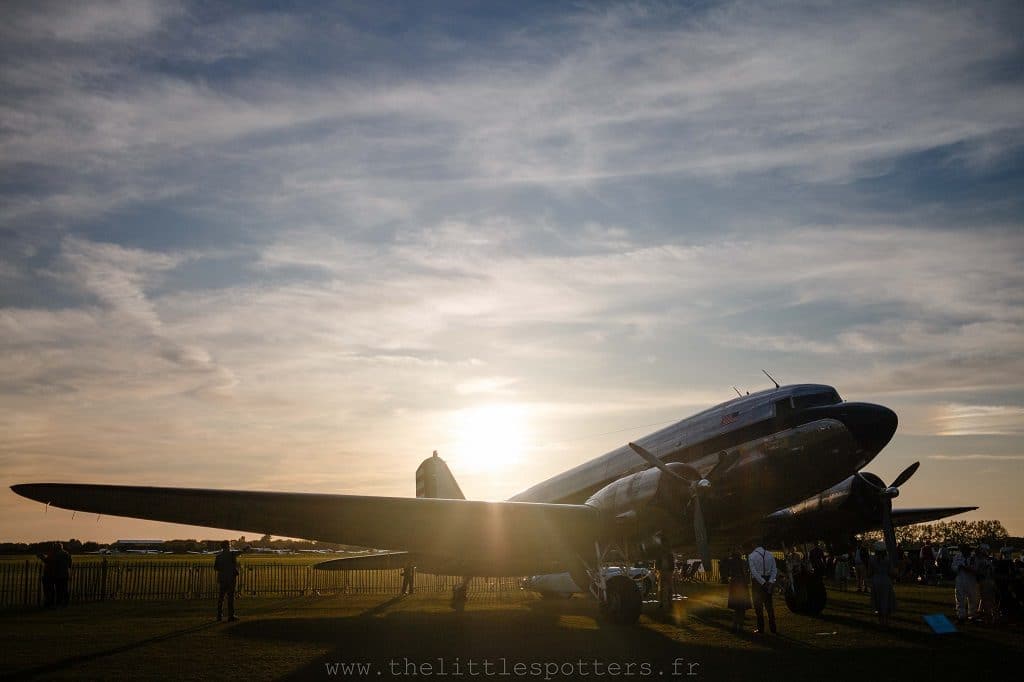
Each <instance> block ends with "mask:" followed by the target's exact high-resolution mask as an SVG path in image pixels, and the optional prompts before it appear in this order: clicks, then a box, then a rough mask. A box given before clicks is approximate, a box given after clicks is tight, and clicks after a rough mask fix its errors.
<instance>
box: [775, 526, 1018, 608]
mask: <svg viewBox="0 0 1024 682" xmlns="http://www.w3.org/2000/svg"><path fill="white" fill-rule="evenodd" d="M833 549H834V550H835V551H832V552H826V551H825V549H824V548H823V547H822V546H821V545H820V544H815V545H814V546H813V548H812V549H811V550H810V551H809V552H808V553H807V556H806V557H804V556H803V555H802V554H799V553H798V552H796V551H791V552H790V553H789V554H787V556H786V562H787V573H789V574H793V573H800V572H804V571H806V572H810V573H811V574H814V575H816V576H818V577H819V578H820V579H822V580H824V581H827V582H829V583H831V585H832V586H833V587H834V588H836V589H838V590H842V591H846V590H851V589H853V590H856V591H857V592H865V593H869V594H870V595H871V598H872V602H873V604H874V607H875V611H876V613H877V614H878V616H879V622H880V623H882V624H883V625H887V624H888V615H890V614H891V613H893V611H894V609H895V592H894V590H893V588H892V585H893V583H897V582H899V583H904V584H920V585H933V586H938V585H943V584H948V583H949V582H950V581H951V582H952V583H953V588H954V589H953V597H954V599H953V603H954V615H955V618H956V620H957V621H958V622H960V623H964V622H968V621H973V622H979V623H990V624H995V623H1003V622H1016V623H1020V622H1024V552H1018V551H1017V550H1016V549H1014V548H1013V547H1002V548H1000V549H999V550H998V551H997V552H993V551H992V550H991V548H990V546H989V545H988V544H985V543H982V544H979V545H978V546H977V547H970V546H967V545H960V546H952V545H950V546H938V547H936V546H934V545H932V544H930V543H925V544H923V545H921V546H920V547H913V548H910V547H904V546H900V547H899V548H898V549H897V553H896V554H897V555H896V556H895V557H889V556H887V554H888V553H887V552H886V549H885V544H884V543H882V542H876V543H874V544H873V545H869V544H868V543H866V542H861V543H856V544H853V545H852V546H850V547H847V548H843V547H840V548H833ZM1015 555H1016V556H1015Z"/></svg>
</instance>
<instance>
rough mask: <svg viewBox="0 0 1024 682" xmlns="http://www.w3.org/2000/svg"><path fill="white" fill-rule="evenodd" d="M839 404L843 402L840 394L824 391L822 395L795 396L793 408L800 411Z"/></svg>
mask: <svg viewBox="0 0 1024 682" xmlns="http://www.w3.org/2000/svg"><path fill="white" fill-rule="evenodd" d="M839 402H841V401H840V399H839V394H838V393H836V392H835V391H822V392H821V393H809V394H807V395H795V396H793V407H795V408H796V409H798V410H802V409H805V408H808V407H821V406H822V405H835V404H836V403H839Z"/></svg>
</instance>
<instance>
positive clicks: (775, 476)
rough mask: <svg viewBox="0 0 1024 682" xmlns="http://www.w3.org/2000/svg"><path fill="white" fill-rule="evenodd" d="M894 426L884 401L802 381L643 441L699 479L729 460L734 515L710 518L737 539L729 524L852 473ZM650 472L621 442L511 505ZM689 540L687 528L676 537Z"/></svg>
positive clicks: (574, 497)
mask: <svg viewBox="0 0 1024 682" xmlns="http://www.w3.org/2000/svg"><path fill="white" fill-rule="evenodd" d="M895 429H896V415H895V413H893V412H892V411H891V410H889V409H888V408H886V407H883V406H880V405H873V404H869V403H844V402H842V400H841V399H840V397H839V394H838V393H837V392H836V391H835V389H834V388H832V387H830V386H823V385H817V384H797V385H791V386H783V387H780V388H777V389H771V390H766V391H760V392H758V393H754V394H752V395H746V396H742V397H738V398H735V399H733V400H730V401H728V402H725V403H722V404H720V405H716V406H714V407H712V408H710V409H707V410H704V411H703V412H700V413H698V414H696V415H693V416H692V417H688V418H686V419H683V420H682V421H679V422H676V423H675V424H672V425H670V426H668V427H666V428H664V429H661V430H659V431H657V432H655V433H652V434H650V435H648V436H646V437H644V438H642V439H639V440H638V441H636V442H637V443H638V444H639V445H641V446H642V447H644V448H645V449H647V450H649V451H650V452H652V453H654V454H655V455H656V456H657V457H658V458H660V459H661V460H662V461H664V462H666V463H670V462H682V463H685V464H688V465H690V466H692V467H694V468H695V469H697V470H698V471H699V472H700V473H701V474H702V475H706V474H707V473H708V472H709V471H710V470H711V469H712V468H713V467H715V466H716V464H718V463H719V461H720V459H721V458H723V457H724V458H726V459H727V461H728V462H729V466H728V467H727V470H725V471H722V476H721V477H720V479H719V480H717V481H716V483H715V488H716V490H715V505H716V506H717V507H718V508H720V509H723V508H728V510H729V513H728V514H727V515H725V514H721V515H714V514H713V515H712V524H713V525H714V526H715V527H716V529H717V530H718V531H726V534H727V535H732V534H730V533H728V531H729V530H730V529H731V528H741V527H742V528H748V529H749V527H750V525H751V522H752V521H758V522H759V521H760V520H761V519H762V518H763V517H764V516H765V515H766V514H769V513H771V512H773V511H775V510H777V509H779V508H780V507H784V506H786V505H790V504H794V503H795V502H797V501H799V500H802V499H804V498H806V497H808V496H810V495H813V494H815V493H816V492H818V491H820V490H822V489H823V488H827V487H828V486H831V485H833V484H835V483H837V482H839V481H841V480H843V479H844V478H846V477H848V476H850V475H851V474H852V473H854V472H856V471H857V470H859V469H860V468H862V467H863V466H864V465H865V464H867V463H868V462H869V461H871V459H872V458H874V457H875V455H877V454H878V452H879V451H880V450H881V449H882V448H883V447H884V446H885V444H886V443H888V441H889V439H890V438H891V437H892V434H893V433H894V432H895ZM648 468H649V465H648V464H647V463H646V462H644V461H643V460H642V459H640V458H639V457H638V456H637V455H636V454H635V453H634V452H633V451H632V450H630V449H629V448H628V447H626V446H623V447H620V448H617V449H615V450H612V451H611V452H608V453H606V454H604V455H601V456H600V457H597V458H595V459H592V460H590V461H588V462H586V463H584V464H581V465H579V466H577V467H575V468H573V469H570V470H569V471H566V472H564V473H562V474H559V475H557V476H554V477H553V478H550V479H548V480H546V481H543V482H541V483H539V484H537V485H535V486H533V487H532V488H530V489H528V490H526V491H524V492H522V493H520V494H518V495H516V496H515V497H512V498H511V501H515V502H548V503H562V504H581V503H585V502H586V501H587V500H588V499H590V498H591V496H592V495H594V493H596V492H597V491H599V490H601V489H602V488H604V487H605V486H607V485H609V484H611V483H613V482H614V481H616V480H618V479H621V478H623V477H625V476H629V475H631V474H635V473H637V472H641V471H643V470H645V469H648ZM716 516H717V518H718V521H717V522H716V521H715V518H716ZM718 537H719V538H724V537H725V536H724V535H723V534H722V533H721V532H719V533H718ZM688 539H689V538H687V534H686V531H685V525H683V526H681V535H680V536H679V538H677V540H678V541H680V542H686V541H687V540H688Z"/></svg>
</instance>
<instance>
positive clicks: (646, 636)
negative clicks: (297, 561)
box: [0, 585, 1024, 682]
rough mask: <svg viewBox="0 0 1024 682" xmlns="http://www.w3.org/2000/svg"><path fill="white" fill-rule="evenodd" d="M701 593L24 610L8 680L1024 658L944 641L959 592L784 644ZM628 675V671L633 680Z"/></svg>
mask: <svg viewBox="0 0 1024 682" xmlns="http://www.w3.org/2000/svg"><path fill="white" fill-rule="evenodd" d="M686 592H687V597H688V598H687V599H686V600H684V601H680V602H676V608H675V609H674V610H673V613H672V614H671V615H670V616H669V617H661V616H660V614H659V613H658V612H657V609H656V608H654V607H653V605H649V606H648V607H646V609H645V615H644V616H643V617H642V619H641V623H640V625H639V626H638V627H615V626H610V625H605V624H603V623H602V622H601V621H600V620H598V619H597V618H596V617H595V616H596V609H595V607H594V605H593V603H592V602H590V601H589V600H587V599H583V598H581V597H576V598H574V599H572V600H568V601H551V602H548V601H541V600H539V599H536V598H534V597H533V596H531V595H529V594H526V593H524V594H523V595H522V596H519V595H516V596H514V597H513V598H511V599H507V600H505V601H501V600H497V599H494V598H491V599H490V600H489V601H473V600H471V601H470V603H469V605H468V606H467V608H466V610H465V611H464V612H463V613H456V612H453V611H452V610H451V609H450V608H449V606H448V604H447V601H446V599H444V598H443V597H442V596H441V595H437V594H424V595H415V596H413V597H409V598H404V599H396V598H389V597H379V596H378V597H366V596H358V597H353V596H347V597H342V596H332V597H301V598H294V599H280V600H274V599H240V600H239V602H238V611H239V615H240V616H241V620H240V621H239V622H237V623H230V624H228V623H217V622H215V621H214V620H213V618H212V616H213V615H214V613H213V612H214V605H213V603H212V602H210V601H178V602H156V603H147V602H120V603H118V602H104V603H92V604H84V605H78V606H74V607H72V608H70V609H66V610H62V611H31V612H9V613H6V614H3V615H0V642H2V644H0V646H2V649H0V677H2V676H7V675H11V676H14V677H37V676H38V677H43V678H77V679H123V678H125V677H131V678H140V677H141V678H146V679H154V678H169V679H176V678H201V677H209V678H217V679H220V678H228V677H232V678H235V679H251V678H254V679H268V678H281V677H290V678H293V679H306V678H312V679H323V678H325V677H326V676H327V667H326V666H327V664H332V663H335V662H338V663H354V662H364V663H369V664H370V665H371V666H372V667H371V669H370V671H369V674H368V675H364V676H363V677H368V678H369V679H387V678H388V672H389V671H390V668H391V666H392V665H396V666H397V669H396V670H397V672H399V673H404V674H403V676H405V677H413V676H412V675H411V671H412V668H411V667H409V665H412V666H416V667H417V668H416V669H417V671H418V672H419V674H418V675H416V678H418V679H424V678H425V677H431V675H424V674H423V668H422V667H421V666H423V665H424V664H426V665H429V666H433V668H432V670H431V672H432V673H433V675H434V676H439V675H438V672H439V666H440V665H441V664H442V662H443V664H444V665H445V666H446V672H447V673H448V674H447V675H446V676H445V677H442V678H441V679H447V680H450V679H451V678H455V679H469V678H470V674H469V672H470V671H469V667H468V666H469V665H471V663H470V662H471V661H472V662H473V663H472V665H474V666H477V667H476V668H475V670H476V671H477V672H478V673H479V672H483V671H484V670H485V668H484V665H485V661H487V662H489V665H490V666H491V667H490V668H489V669H490V670H491V671H492V672H501V667H500V666H505V668H504V669H505V671H508V672H515V668H513V666H514V665H515V664H517V663H518V664H522V665H523V666H526V668H525V672H527V673H530V672H532V670H536V671H538V672H539V674H538V675H536V676H533V675H527V678H528V679H540V680H543V679H545V677H547V678H549V679H565V678H566V677H574V676H578V675H576V674H573V675H568V674H565V673H567V672H574V671H576V670H579V669H580V668H579V667H578V665H579V663H578V662H579V661H581V660H582V661H583V662H584V663H585V665H586V666H588V667H589V671H590V672H593V663H592V662H593V661H594V660H596V661H598V662H599V664H600V665H601V666H602V670H603V671H604V672H605V673H606V674H605V675H604V676H603V677H592V678H591V679H602V680H608V679H636V678H640V679H643V678H648V679H655V678H660V679H664V678H670V679H671V678H672V676H673V673H685V672H687V671H691V670H692V671H693V672H695V673H697V675H695V678H696V679H708V680H725V679H736V678H737V676H738V675H744V676H745V677H744V679H758V680H765V679H770V680H778V679H780V678H784V679H799V680H803V679H808V680H832V679H859V680H863V679H886V680H888V679H894V678H895V677H896V676H897V675H899V677H901V678H902V679H907V680H909V679H929V680H930V681H931V682H934V681H935V680H940V679H953V678H955V677H958V676H961V677H963V678H964V679H968V678H969V679H972V680H981V679H986V678H988V677H990V676H991V677H1006V676H1007V675H1008V674H1009V676H1010V677H1013V676H1014V675H1013V669H1014V668H1016V667H1018V664H1019V662H1020V661H1021V660H1024V656H1022V654H1024V638H1022V632H1021V629H1020V628H1019V626H1018V627H1016V628H1015V629H1009V628H1004V629H997V628H985V627H981V626H971V627H968V628H966V629H965V631H964V632H962V633H960V634H956V635H946V636H941V637H940V636H935V635H932V634H930V632H929V631H928V629H927V628H926V627H925V625H924V623H923V622H922V621H921V614H923V613H935V612H942V611H946V612H948V611H949V610H950V602H951V599H952V588H924V587H900V588H898V598H899V605H900V611H899V613H898V614H897V617H896V619H895V620H894V626H893V627H892V628H891V629H889V630H881V629H880V628H879V627H878V626H877V625H876V624H875V621H874V617H873V614H872V613H871V611H870V608H869V606H868V603H867V599H866V597H865V596H864V595H859V594H856V593H845V594H844V593H836V592H832V593H831V595H830V597H831V602H830V605H829V608H828V609H827V610H826V613H825V614H824V615H823V617H821V618H809V617H805V616H796V615H793V614H790V613H789V612H788V611H787V610H786V609H785V607H784V606H781V605H780V608H779V628H780V635H778V636H775V637H773V636H765V637H760V636H754V635H752V634H743V635H739V636H736V635H733V634H732V633H731V632H730V631H729V622H730V618H731V613H730V612H729V611H727V610H725V608H724V607H723V606H724V601H725V594H724V589H723V588H722V587H720V586H697V585H694V586H690V587H689V588H688V589H687V591H686ZM751 615H752V614H751ZM751 621H752V618H751V617H748V625H749V624H750V622H751ZM677 661H679V662H678V663H677ZM613 664H617V665H619V666H621V667H620V668H619V670H618V673H619V674H618V675H615V674H612V670H613ZM628 664H632V667H629V666H628ZM690 664H697V665H696V666H695V667H694V666H691V665H690ZM456 665H458V666H461V668H460V670H461V671H462V672H463V675H462V676H461V678H460V677H459V676H457V675H455V674H454V669H455V668H454V666H456ZM531 665H532V666H535V667H534V668H532V669H531V668H530V666H531ZM574 665H575V666H577V667H575V668H573V669H572V670H570V669H569V667H570V666H574ZM555 666H557V667H558V670H556V669H555ZM648 666H649V667H648ZM627 671H631V672H632V674H627ZM378 672H380V673H383V674H382V675H378ZM645 672H649V673H650V674H647V675H645V674H644V673H645ZM659 673H663V674H659ZM865 676H867V678H865ZM357 677H358V676H357ZM479 677H481V678H483V677H486V675H480V676H479ZM493 677H500V679H506V680H508V679H515V678H516V677H517V676H516V675H508V676H498V675H493Z"/></svg>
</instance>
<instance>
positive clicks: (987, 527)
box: [864, 521, 1024, 549]
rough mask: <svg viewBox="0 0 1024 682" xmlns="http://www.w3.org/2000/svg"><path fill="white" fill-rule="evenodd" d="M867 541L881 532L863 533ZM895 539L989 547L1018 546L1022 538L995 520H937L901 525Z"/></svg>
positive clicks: (912, 543)
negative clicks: (1012, 533)
mask: <svg viewBox="0 0 1024 682" xmlns="http://www.w3.org/2000/svg"><path fill="white" fill-rule="evenodd" d="M864 538H865V539H868V540H881V539H882V534H881V532H873V533H865V534H864ZM896 541H897V542H898V543H899V544H901V545H906V546H908V547H920V546H921V545H924V544H926V543H927V544H931V545H979V544H981V543H983V542H984V543H987V544H989V545H991V546H992V548H993V549H999V547H1001V546H1003V545H1011V546H1016V547H1020V546H1021V545H1024V538H1021V537H1012V536H1010V534H1009V533H1008V532H1007V531H1006V528H1004V527H1003V524H1002V523H1001V522H999V521H937V522H935V523H919V524H917V525H916V526H903V527H902V528H897V529H896Z"/></svg>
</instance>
